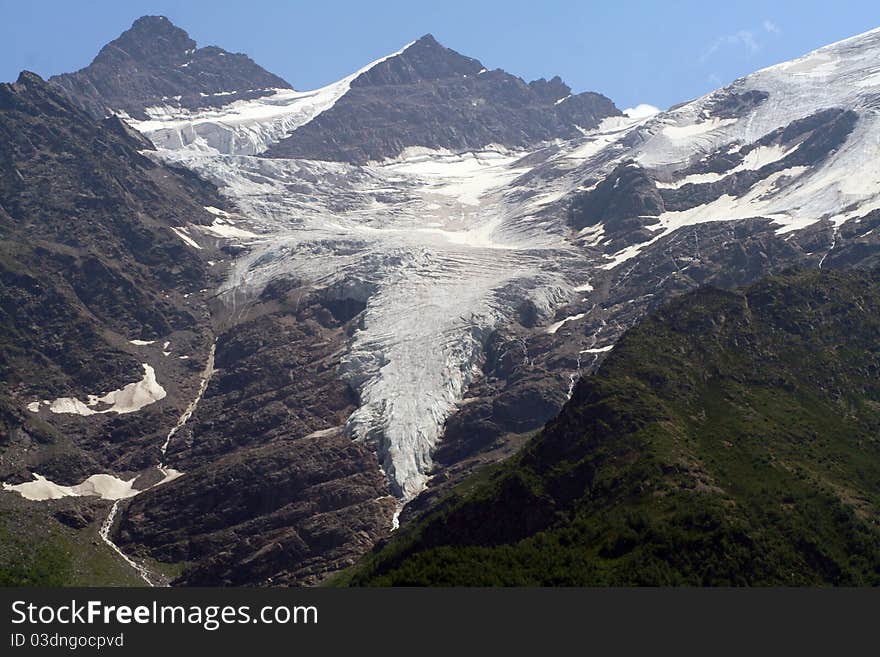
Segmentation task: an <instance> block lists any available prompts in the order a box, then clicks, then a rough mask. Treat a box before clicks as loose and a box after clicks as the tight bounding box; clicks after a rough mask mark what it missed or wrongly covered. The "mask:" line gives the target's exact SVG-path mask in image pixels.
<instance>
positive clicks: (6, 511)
mask: <svg viewBox="0 0 880 657" xmlns="http://www.w3.org/2000/svg"><path fill="white" fill-rule="evenodd" d="M66 502H69V500H66V501H59V502H28V501H26V500H23V499H22V498H21V497H19V496H18V495H17V494H14V493H3V492H0V586H144V581H143V580H142V579H141V578H140V577H139V576H138V575H137V573H135V572H134V571H133V570H132V568H131V567H130V566H128V565H127V564H126V563H125V562H124V561H123V560H122V559H121V558H120V557H119V556H118V555H117V554H116V553H114V552H113V551H112V550H111V549H110V547H108V546H107V545H106V544H105V543H104V542H103V541H101V539H100V537H99V536H98V530H99V528H100V526H101V522H102V521H103V519H104V517H105V515H106V509H105V510H102V511H100V512H98V513H96V515H95V519H94V520H93V521H92V522H91V523H90V524H89V525H87V526H85V527H83V528H82V529H74V528H71V527H68V526H67V525H64V524H62V523H60V522H58V521H57V520H55V519H54V518H53V517H52V516H51V515H50V514H49V513H48V511H50V510H51V509H53V508H56V507H58V508H60V507H62V506H66V507H70V506H72V505H71V504H69V503H67V504H66ZM107 505H108V506H109V503H107Z"/></svg>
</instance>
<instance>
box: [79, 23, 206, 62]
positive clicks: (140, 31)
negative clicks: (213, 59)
mask: <svg viewBox="0 0 880 657" xmlns="http://www.w3.org/2000/svg"><path fill="white" fill-rule="evenodd" d="M195 47H196V42H195V41H194V40H193V39H191V38H190V36H189V34H187V33H186V31H185V30H183V29H181V28H179V27H177V26H176V25H174V23H172V22H171V21H170V20H168V19H167V18H166V17H165V16H141V17H140V18H138V19H137V20H136V21H135V22H134V23H132V25H131V27H130V28H129V29H127V30H126V31H125V32H123V33H122V34H121V35H119V37H118V38H117V39H115V40H113V41H111V42H110V43H108V44H107V45H106V46H104V47H103V48H102V49H101V52H100V53H98V56H97V57H96V58H95V61H96V62H98V61H100V60H102V59H108V58H111V59H112V58H116V57H119V56H120V54H124V55H127V56H129V57H131V58H132V59H134V60H137V61H141V62H171V61H176V60H177V59H181V58H182V57H185V56H186V54H187V53H188V52H189V51H191V50H194V49H195Z"/></svg>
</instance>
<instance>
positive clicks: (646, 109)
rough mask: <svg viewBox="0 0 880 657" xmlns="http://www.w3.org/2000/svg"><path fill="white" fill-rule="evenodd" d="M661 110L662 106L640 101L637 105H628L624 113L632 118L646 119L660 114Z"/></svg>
mask: <svg viewBox="0 0 880 657" xmlns="http://www.w3.org/2000/svg"><path fill="white" fill-rule="evenodd" d="M659 112H660V108H658V107H654V106H653V105H648V104H647V103H640V104H639V105H636V106H635V107H627V108H626V109H625V110H623V113H624V114H625V115H626V116H628V117H629V118H631V119H645V118H647V117H649V116H654V115H655V114H659Z"/></svg>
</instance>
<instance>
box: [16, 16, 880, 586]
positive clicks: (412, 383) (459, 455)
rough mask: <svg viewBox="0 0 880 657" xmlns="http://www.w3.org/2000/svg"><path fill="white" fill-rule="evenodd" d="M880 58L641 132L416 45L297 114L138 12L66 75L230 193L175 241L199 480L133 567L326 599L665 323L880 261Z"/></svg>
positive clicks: (769, 84)
mask: <svg viewBox="0 0 880 657" xmlns="http://www.w3.org/2000/svg"><path fill="white" fill-rule="evenodd" d="M157 44H159V46H161V47H159V46H157ZM878 62H880V31H873V32H869V33H866V34H863V35H860V36H858V37H854V38H852V39H848V40H846V41H843V42H840V43H837V44H833V45H831V46H827V47H826V48H822V49H820V50H818V51H815V52H813V53H810V54H808V55H806V56H804V57H802V58H800V59H798V60H795V61H793V62H788V63H784V64H780V65H778V66H774V67H771V68H768V69H765V70H762V71H758V72H756V73H754V74H752V75H750V76H747V77H745V78H742V79H740V80H737V81H736V82H734V83H733V84H731V85H729V86H728V87H725V88H723V89H719V90H717V91H715V92H713V93H711V94H708V95H707V96H705V97H703V98H700V99H697V100H694V101H692V102H690V103H686V104H684V105H681V106H678V107H676V108H674V109H671V110H669V111H666V112H661V113H659V114H656V115H653V116H645V115H640V116H639V117H637V118H630V117H627V116H623V115H622V114H621V113H620V112H619V111H618V110H617V108H615V107H614V105H613V103H611V101H609V100H608V99H607V98H605V97H603V96H601V95H599V94H594V93H582V94H572V92H571V90H570V89H569V88H568V87H567V86H566V85H565V84H564V83H563V82H562V81H561V80H559V79H558V78H554V79H552V80H549V81H547V80H537V81H534V82H531V83H526V82H524V81H522V80H520V79H518V78H516V77H514V76H512V75H509V74H507V73H505V72H503V71H500V70H496V71H488V70H486V69H485V67H483V66H482V64H481V63H480V62H479V61H477V60H475V59H471V58H468V57H465V56H462V55H460V54H458V53H455V52H454V51H451V50H449V49H447V48H445V47H443V46H441V45H440V44H439V43H438V42H437V41H436V40H435V39H434V38H433V37H431V36H430V35H428V36H425V37H422V38H420V39H418V40H416V41H414V42H412V43H410V44H408V45H405V46H403V47H402V48H401V49H400V50H399V51H397V52H394V53H391V54H390V55H388V56H387V57H384V58H382V59H380V60H378V61H376V62H373V63H371V64H369V65H367V66H365V67H363V68H361V69H359V70H357V71H354V72H353V73H352V74H351V75H349V76H347V77H346V78H344V79H342V80H340V81H338V82H336V83H333V84H331V85H328V86H326V87H324V88H322V89H318V90H314V91H300V90H294V89H292V88H290V86H289V85H287V83H285V82H284V81H283V80H280V78H277V77H276V76H273V75H272V74H270V73H267V72H266V71H264V70H263V69H261V68H259V67H258V66H257V65H256V64H254V63H253V62H251V61H250V60H249V59H247V58H246V57H244V56H243V55H230V54H228V53H225V52H224V51H221V50H220V49H216V48H202V49H198V48H196V46H195V44H194V43H193V42H192V41H191V40H190V39H189V37H188V36H186V34H185V33H184V32H183V31H182V30H179V29H178V28H176V27H174V26H172V25H171V24H170V22H168V21H167V19H162V18H149V17H148V18H144V19H139V20H138V21H137V22H136V23H135V25H134V26H133V27H132V29H131V30H129V31H128V32H126V33H125V34H123V35H122V36H121V37H120V38H119V39H118V40H116V41H114V42H113V43H111V44H109V45H108V46H106V47H105V48H104V49H103V50H102V51H101V53H100V54H99V56H98V57H97V58H96V60H95V62H93V64H92V65H91V66H90V67H88V68H86V69H83V70H82V71H79V72H77V73H75V74H70V75H67V76H59V77H58V78H55V79H54V81H55V82H56V83H57V84H58V85H60V86H61V87H62V88H63V89H64V90H65V91H66V92H67V93H69V94H71V95H72V96H73V97H74V99H75V100H76V101H77V102H78V103H79V104H80V105H81V106H82V107H84V108H86V109H87V110H88V111H90V112H92V114H97V115H101V116H103V115H105V114H112V115H116V117H121V118H122V119H124V121H125V122H126V124H127V126H128V127H130V128H133V129H135V130H137V131H138V132H139V133H141V134H142V135H143V136H145V137H146V138H147V139H148V140H149V142H150V143H152V144H153V146H154V147H155V148H154V149H150V148H149V146H148V144H147V143H146V142H145V143H143V144H142V145H143V146H144V148H143V150H142V153H143V154H145V155H147V156H148V157H149V158H150V159H151V160H153V161H154V162H156V163H157V164H158V165H159V166H160V167H169V168H171V169H172V170H174V171H176V172H178V173H179V172H180V171H181V170H183V171H187V170H188V171H189V172H192V173H194V174H197V176H199V177H200V178H202V179H203V180H206V181H208V182H210V183H212V184H213V185H216V187H217V189H218V190H219V193H220V194H221V195H222V197H223V198H222V199H220V200H217V201H216V203H214V202H212V203H211V204H209V203H204V204H203V207H205V206H206V207H205V212H206V213H207V216H209V217H210V219H206V218H205V213H201V212H200V213H199V216H198V217H193V218H192V219H189V220H188V219H186V218H185V217H180V216H175V217H174V220H173V222H172V223H171V224H169V225H168V227H167V234H168V235H169V236H171V237H173V238H174V239H175V240H177V241H179V245H180V247H181V248H183V249H185V250H186V252H187V253H188V255H189V256H190V257H197V258H201V259H202V260H203V261H204V262H205V263H206V266H207V267H208V268H209V270H210V271H211V273H212V276H218V277H222V282H221V283H220V284H219V285H218V286H216V287H214V288H212V289H210V290H204V291H203V292H204V293H205V295H206V296H207V297H209V298H210V304H211V308H212V315H211V320H210V328H211V330H212V331H213V332H214V335H215V336H216V337H217V342H216V350H217V351H216V353H217V357H216V372H215V373H214V374H213V378H212V379H211V382H210V383H209V384H207V389H206V390H203V392H204V397H200V399H201V401H200V403H199V406H198V408H193V409H192V411H190V414H191V416H192V418H191V419H189V415H188V416H187V421H188V424H187V425H186V427H183V428H182V429H181V431H180V433H179V434H177V435H176V437H175V438H174V440H173V441H171V442H170V444H169V443H168V442H167V441H166V445H165V447H166V448H167V454H166V453H165V451H164V450H163V457H164V458H165V459H166V463H168V464H170V465H171V466H173V467H174V468H176V469H177V470H178V471H180V472H185V473H187V474H186V475H184V476H181V477H179V478H178V479H176V480H174V481H173V482H170V483H168V484H167V485H163V486H161V487H156V488H154V489H150V490H147V491H146V492H143V493H142V494H139V495H137V496H136V497H134V498H133V500H132V501H131V503H130V505H129V506H128V509H127V511H125V512H124V513H123V514H122V520H121V528H122V529H121V531H120V535H119V542H120V544H122V545H123V546H124V547H125V548H126V549H127V550H133V551H136V552H139V553H141V554H150V555H153V556H155V557H158V558H161V559H164V560H167V561H190V562H195V561H198V562H200V563H199V565H198V566H195V567H193V568H192V569H191V570H189V571H188V572H187V574H186V575H185V576H184V577H183V578H182V580H181V581H183V582H186V583H214V582H216V581H219V580H222V581H225V582H229V583H253V582H268V581H274V582H302V581H318V580H320V579H321V578H322V577H323V576H324V575H325V574H326V572H327V571H329V570H333V569H334V568H338V567H340V565H341V564H342V565H344V563H348V562H350V560H351V558H352V555H353V554H354V555H356V554H357V553H360V552H363V551H364V550H366V549H368V548H369V546H370V545H371V543H372V542H373V541H374V540H375V538H376V535H377V530H376V527H378V526H381V525H382V524H383V523H385V525H387V526H390V524H391V516H392V514H393V513H394V509H395V507H397V509H398V511H399V510H400V508H401V507H402V505H403V503H408V506H407V507H406V510H405V515H404V516H403V517H404V519H405V518H406V514H408V513H417V512H419V511H420V510H422V509H424V508H427V507H429V506H430V505H431V503H432V502H433V501H434V500H435V499H436V496H437V495H439V494H440V493H442V492H443V491H444V490H445V489H446V488H447V486H449V485H450V484H451V483H453V482H455V481H458V480H460V478H461V477H463V476H465V475H466V474H468V473H470V472H472V471H473V470H474V468H476V467H478V466H479V465H481V464H483V463H487V462H492V461H495V460H498V459H500V458H504V457H505V456H507V455H509V454H510V453H512V452H513V451H515V449H516V448H517V446H518V445H520V444H521V442H522V440H523V437H524V436H526V435H528V434H529V433H530V432H533V431H535V430H537V429H539V428H540V427H541V426H542V425H543V424H544V423H545V422H546V421H547V420H548V419H550V418H551V417H553V416H554V415H555V414H556V413H557V412H558V411H559V409H560V408H561V407H562V405H563V404H564V403H565V401H566V400H567V399H568V397H569V396H570V395H571V392H572V390H573V387H574V385H575V383H576V381H577V379H578V378H579V377H580V376H581V375H582V374H586V373H588V372H590V371H591V369H593V368H595V367H596V366H597V365H598V363H599V362H600V361H601V359H602V358H603V357H604V355H605V354H606V353H607V352H608V351H609V350H611V349H612V348H613V345H614V343H615V341H616V340H617V338H618V337H619V336H620V335H621V334H622V333H623V332H624V331H625V330H626V329H627V328H628V327H630V326H632V325H633V323H634V322H635V321H637V320H638V319H639V318H640V317H642V316H643V315H644V314H645V313H646V312H647V311H649V310H650V309H652V308H654V307H656V306H657V305H659V304H660V303H662V302H663V301H664V300H667V299H669V298H670V297H672V296H674V295H677V294H680V293H682V292H684V291H687V290H689V289H692V288H694V287H697V286H699V285H702V284H705V283H713V284H716V285H720V286H727V285H734V284H741V283H747V282H749V281H752V280H754V279H755V278H757V277H758V276H761V275H762V274H765V273H767V272H771V271H775V270H779V269H782V268H785V267H788V266H791V265H795V264H800V265H807V266H815V267H844V266H860V265H867V264H873V263H875V262H876V260H877V245H878V238H877V235H876V234H875V229H876V228H877V227H880V203H878V199H880V169H878V167H880V165H878V158H877V155H878V141H877V140H878V137H877V134H878V130H877V127H878V126H877V125H876V123H877V121H878V118H877V109H878V107H880V104H878V102H877V99H878V97H880V65H878ZM135 69H136V71H137V74H134V75H133V74H131V72H132V71H133V70H135ZM193 76H195V77H193ZM110 120H111V121H116V119H115V118H113V119H110ZM114 125H117V126H118V129H123V128H122V127H121V126H122V124H121V123H120V122H118V121H117V122H116V123H115V124H114ZM219 206H222V207H223V209H220V207H219ZM208 258H210V260H209V259H208ZM207 326H208V324H206V327H207ZM206 330H207V328H206ZM156 339H157V340H160V341H161V340H162V338H161V337H157V338H156ZM157 344H158V343H157ZM212 353H213V352H212ZM201 372H202V370H201V368H199V370H198V373H201ZM160 374H161V372H160ZM160 378H161V377H160ZM159 383H161V380H160V381H159ZM108 389H109V388H108ZM171 396H173V394H172V395H171ZM65 397H68V395H65ZM70 398H71V399H75V396H71V397H70ZM27 401H28V403H33V400H32V399H31V398H30V397H28V399H27ZM44 406H45V405H40V404H37V406H36V408H37V411H36V412H37V413H38V414H39V415H40V417H41V418H43V419H45V420H46V421H54V419H55V418H54V417H53V416H52V415H51V411H50V410H47V409H48V407H46V408H44ZM76 421H82V422H87V421H90V420H89V418H85V419H82V420H80V419H77V420H76ZM371 459H375V460H373V461H371ZM370 463H372V464H373V465H375V466H376V468H375V472H374V474H376V477H375V478H371V475H370V472H369V470H370V467H371V465H370ZM379 466H381V470H382V474H383V475H384V477H386V478H387V484H385V483H378V479H379V478H380V477H379V475H378V471H379ZM254 473H258V475H259V476H254ZM230 487H243V488H244V490H245V491H246V494H244V496H245V498H246V499H247V500H251V501H253V504H251V505H250V506H247V505H245V506H246V508H243V507H240V506H237V505H236V504H234V503H233V502H232V501H229V500H227V499H226V495H228V492H229V489H230ZM270 489H271V490H270ZM389 490H390V492H391V493H393V495H394V500H391V499H390V498H389V497H388V495H387V493H388V491H389ZM328 491H329V492H328ZM313 497H314V498H315V499H319V500H320V502H315V503H313V502H312V501H311V500H312V498H313ZM307 498H308V499H307ZM206 499H210V500H212V505H209V507H210V509H211V510H210V512H209V513H205V512H204V511H203V510H204V508H205V507H204V505H205V500H206ZM270 499H271V504H270V503H269V502H266V500H270ZM340 500H342V501H343V502H340ZM215 503H216V504H215ZM333 504H338V505H339V506H338V507H334V506H333ZM267 505H268V506H271V507H272V508H267ZM273 505H274V506H273ZM279 527H283V528H285V530H284V532H286V533H283V534H279V532H281V530H279V529H278V528H279ZM291 528H293V529H291ZM288 530H289V531H288ZM242 535H245V536H248V537H251V538H249V539H248V540H247V541H239V540H238V539H234V540H233V538H231V537H232V536H236V537H237V536H242ZM230 541H233V542H234V544H235V545H234V547H230ZM276 545H277V546H281V547H280V548H278V549H277V550H276V549H275V548H274V547H272V546H276ZM126 546H127V547H126ZM218 546H220V547H222V548H223V549H215V548H217V547H218ZM215 553H216V554H215ZM346 560H348V561H346Z"/></svg>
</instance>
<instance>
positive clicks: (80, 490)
mask: <svg viewBox="0 0 880 657" xmlns="http://www.w3.org/2000/svg"><path fill="white" fill-rule="evenodd" d="M134 481H135V478H132V479H130V480H128V481H125V480H123V479H120V478H119V477H114V476H113V475H108V474H95V475H92V476H91V477H89V478H88V479H86V480H85V481H83V482H82V483H79V484H77V485H76V486H61V485H60V484H56V483H54V482H53V481H50V480H48V479H46V478H45V477H43V476H42V475H38V474H36V473H34V480H33V481H28V482H25V483H23V484H14V485H13V484H7V483H4V484H3V490H7V491H12V492H15V493H18V494H19V495H21V496H22V497H24V498H25V499H28V500H57V499H60V498H62V497H83V496H86V497H88V496H92V497H100V498H102V499H105V500H119V499H123V498H126V497H133V496H135V495H137V494H138V493H139V492H140V491H138V490H135V489H134V488H132V484H133V483H134Z"/></svg>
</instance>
